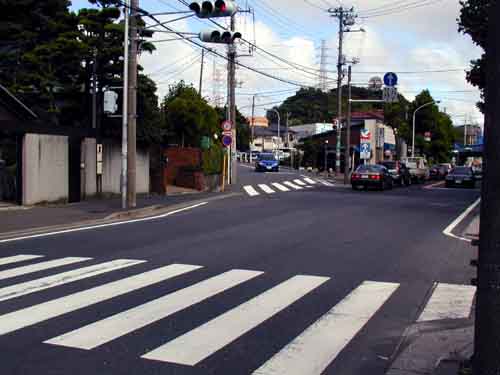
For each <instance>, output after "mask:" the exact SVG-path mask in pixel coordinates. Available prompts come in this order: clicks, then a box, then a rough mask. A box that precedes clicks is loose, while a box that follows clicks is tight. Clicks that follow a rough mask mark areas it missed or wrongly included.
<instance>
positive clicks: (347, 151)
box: [344, 65, 352, 185]
mask: <svg viewBox="0 0 500 375" xmlns="http://www.w3.org/2000/svg"><path fill="white" fill-rule="evenodd" d="M351 80H352V67H351V65H349V67H348V70H347V87H348V100H347V133H346V145H345V151H344V166H345V167H344V185H347V184H348V183H349V173H350V172H351V108H352V102H351V99H352V98H351V96H352V95H351V94H352V92H351Z"/></svg>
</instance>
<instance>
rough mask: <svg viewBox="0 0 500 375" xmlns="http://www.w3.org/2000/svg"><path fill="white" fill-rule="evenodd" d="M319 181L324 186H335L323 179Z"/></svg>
mask: <svg viewBox="0 0 500 375" xmlns="http://www.w3.org/2000/svg"><path fill="white" fill-rule="evenodd" d="M319 183H320V184H322V185H325V186H329V187H334V186H335V185H334V184H332V183H331V182H328V181H324V180H319Z"/></svg>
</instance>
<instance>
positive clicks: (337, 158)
mask: <svg viewBox="0 0 500 375" xmlns="http://www.w3.org/2000/svg"><path fill="white" fill-rule="evenodd" d="M337 14H338V15H337V17H338V19H339V57H338V61H337V118H338V124H337V150H336V152H335V173H336V174H339V173H340V152H341V150H340V149H341V145H342V79H343V74H344V73H343V71H342V67H343V66H344V56H343V54H342V45H343V43H344V8H342V7H340V8H338V11H337Z"/></svg>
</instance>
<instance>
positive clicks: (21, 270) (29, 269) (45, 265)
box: [0, 257, 92, 280]
mask: <svg viewBox="0 0 500 375" xmlns="http://www.w3.org/2000/svg"><path fill="white" fill-rule="evenodd" d="M90 259H92V258H79V257H67V258H61V259H54V260H49V261H46V262H41V263H35V264H30V265H28V266H23V267H17V268H12V269H9V270H5V271H1V272H0V280H5V279H10V278H12V277H17V276H22V275H27V274H30V273H34V272H38V271H44V270H49V269H51V268H56V267H62V266H67V265H70V264H74V263H79V262H83V261H86V260H90Z"/></svg>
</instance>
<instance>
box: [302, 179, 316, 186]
mask: <svg viewBox="0 0 500 375" xmlns="http://www.w3.org/2000/svg"><path fill="white" fill-rule="evenodd" d="M304 181H305V182H307V183H309V184H311V185H316V184H317V182H316V181H314V180H313V179H311V178H309V177H305V178H304Z"/></svg>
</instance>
